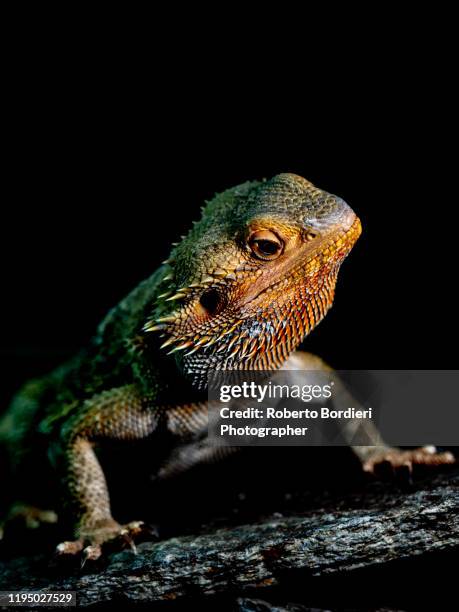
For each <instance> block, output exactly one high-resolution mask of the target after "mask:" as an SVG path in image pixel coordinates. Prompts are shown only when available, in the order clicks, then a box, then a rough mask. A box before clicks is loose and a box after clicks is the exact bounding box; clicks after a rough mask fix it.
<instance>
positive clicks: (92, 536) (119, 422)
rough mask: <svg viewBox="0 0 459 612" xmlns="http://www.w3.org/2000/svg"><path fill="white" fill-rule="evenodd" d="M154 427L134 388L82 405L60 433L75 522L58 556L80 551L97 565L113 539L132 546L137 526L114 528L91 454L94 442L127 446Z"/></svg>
mask: <svg viewBox="0 0 459 612" xmlns="http://www.w3.org/2000/svg"><path fill="white" fill-rule="evenodd" d="M158 421H159V413H158V411H155V410H154V409H153V408H152V406H151V403H150V402H149V401H148V399H147V398H145V397H144V396H142V394H141V393H140V392H139V390H138V389H137V388H136V387H135V386H134V385H128V386H125V387H120V388H115V389H111V390H110V391H106V392H103V393H101V394H99V395H97V396H95V397H93V398H91V399H90V400H87V401H85V402H84V404H83V406H82V408H81V410H79V411H78V412H77V413H76V415H75V416H74V417H73V418H72V419H70V421H69V422H68V424H67V425H66V426H65V427H64V430H63V432H62V438H63V448H64V485H65V490H66V494H67V497H66V500H65V501H66V502H67V504H68V505H69V509H70V512H71V514H72V516H73V517H74V519H75V530H74V536H75V540H74V541H69V542H62V543H61V544H59V546H58V548H57V550H58V552H59V553H61V554H75V553H77V552H80V551H81V550H84V557H85V558H91V559H97V558H98V557H99V556H100V555H101V550H102V545H103V544H104V543H106V542H109V541H111V540H113V539H115V538H118V537H124V538H125V539H127V540H128V541H130V542H131V541H132V540H131V539H130V536H135V535H137V534H138V533H139V532H140V531H141V528H142V523H141V522H139V521H134V522H132V523H129V524H127V525H120V524H119V523H117V522H116V521H115V520H114V519H113V517H112V515H111V509H110V497H109V492H108V488H107V483H106V480H105V476H104V473H103V470H102V467H101V466H100V463H99V461H98V459H97V457H96V454H95V452H94V448H93V445H94V443H95V442H97V441H100V440H103V439H107V438H112V439H119V440H132V439H138V438H144V437H146V436H148V435H150V434H151V433H152V432H153V431H154V430H155V428H156V426H157V424H158Z"/></svg>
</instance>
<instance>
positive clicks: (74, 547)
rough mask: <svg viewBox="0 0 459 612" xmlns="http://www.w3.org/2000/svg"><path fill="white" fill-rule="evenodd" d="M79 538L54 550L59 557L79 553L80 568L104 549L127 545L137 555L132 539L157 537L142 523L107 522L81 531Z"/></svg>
mask: <svg viewBox="0 0 459 612" xmlns="http://www.w3.org/2000/svg"><path fill="white" fill-rule="evenodd" d="M80 533H81V537H80V538H78V539H77V540H74V541H67V542H61V544H59V545H58V546H57V548H56V553H57V554H58V555H60V556H75V555H78V554H79V553H81V557H82V560H81V567H84V565H85V564H86V562H87V561H97V559H99V558H100V557H101V556H102V553H103V549H104V548H105V547H109V548H117V547H119V545H120V544H121V545H122V544H125V545H126V544H127V545H128V546H129V547H130V549H131V550H132V552H133V553H135V554H137V547H136V545H135V542H134V539H135V538H136V537H138V536H139V535H141V534H147V533H149V534H150V535H157V532H154V531H153V530H152V529H150V528H149V527H148V526H146V525H145V523H143V522H142V521H132V522H131V523H127V524H126V525H120V524H119V523H117V522H116V521H114V520H112V519H111V520H107V521H104V522H101V523H99V524H98V525H96V526H94V527H91V528H90V529H88V528H86V529H84V530H83V529H82V530H81V531H80Z"/></svg>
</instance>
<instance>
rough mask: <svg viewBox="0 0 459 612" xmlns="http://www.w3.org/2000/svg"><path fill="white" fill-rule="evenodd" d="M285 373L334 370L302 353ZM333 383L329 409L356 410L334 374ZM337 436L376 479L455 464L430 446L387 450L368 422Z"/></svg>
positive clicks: (343, 428) (353, 423)
mask: <svg viewBox="0 0 459 612" xmlns="http://www.w3.org/2000/svg"><path fill="white" fill-rule="evenodd" d="M285 369H291V370H308V371H314V370H317V371H322V372H329V373H334V370H333V369H332V368H331V367H330V366H329V365H327V364H326V363H325V362H324V361H323V360H322V359H321V358H320V357H317V356H316V355H312V354H311V353H306V352H303V351H297V352H296V353H294V354H293V355H292V356H291V357H290V359H288V360H287V362H286V367H285ZM333 381H334V385H335V386H334V393H333V396H334V398H333V407H334V408H336V409H337V410H340V409H345V408H348V407H349V406H354V407H355V408H356V409H359V408H360V407H359V405H358V402H357V401H356V400H355V398H354V397H353V396H352V395H351V394H350V393H349V391H348V390H347V389H346V387H345V386H344V384H343V383H342V381H341V380H340V378H339V376H338V375H337V374H335V375H334V376H333ZM340 432H341V435H342V436H343V438H344V440H345V442H347V443H348V444H349V446H350V447H351V448H352V450H353V452H354V453H355V455H356V456H357V457H358V459H359V460H360V462H361V464H362V468H363V470H364V471H365V472H368V473H371V474H375V475H377V476H383V475H385V474H388V475H395V474H397V473H399V474H401V475H404V476H406V475H408V476H409V477H410V476H411V473H412V471H413V468H414V467H415V466H425V467H428V466H432V467H435V466H441V465H450V464H454V463H455V462H456V459H455V457H454V455H453V454H452V453H450V452H443V453H438V452H437V451H436V448H435V447H434V446H424V447H422V448H413V449H409V450H403V449H400V448H396V447H391V446H388V445H387V444H386V443H385V442H384V440H383V439H382V437H381V434H380V433H379V431H378V430H377V428H376V427H375V425H374V424H373V423H372V422H371V421H368V420H362V419H350V420H349V421H347V422H346V423H345V424H340ZM362 440H363V441H364V442H362ZM363 444H364V445H363Z"/></svg>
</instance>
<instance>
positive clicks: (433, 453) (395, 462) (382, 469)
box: [363, 446, 456, 480]
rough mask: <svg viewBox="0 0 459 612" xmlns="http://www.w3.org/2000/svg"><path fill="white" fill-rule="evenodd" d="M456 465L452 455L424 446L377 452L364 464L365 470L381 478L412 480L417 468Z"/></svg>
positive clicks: (387, 449)
mask: <svg viewBox="0 0 459 612" xmlns="http://www.w3.org/2000/svg"><path fill="white" fill-rule="evenodd" d="M454 463H456V459H455V457H454V455H453V454H452V453H450V452H444V453H437V449H436V448H435V446H423V447H422V448H414V449H412V450H402V449H400V448H386V449H382V450H379V451H375V453H374V454H373V455H371V456H370V457H369V458H368V459H367V460H366V461H365V462H364V463H363V470H364V471H365V472H369V473H371V474H374V475H375V476H379V477H381V478H387V477H392V478H393V477H394V476H397V477H401V478H402V479H407V480H411V476H412V473H413V469H415V468H416V466H418V467H425V468H427V467H436V466H442V465H452V464H454Z"/></svg>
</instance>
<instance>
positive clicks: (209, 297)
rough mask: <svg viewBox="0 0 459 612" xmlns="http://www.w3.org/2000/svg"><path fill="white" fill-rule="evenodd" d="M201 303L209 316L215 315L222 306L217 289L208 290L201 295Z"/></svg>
mask: <svg viewBox="0 0 459 612" xmlns="http://www.w3.org/2000/svg"><path fill="white" fill-rule="evenodd" d="M199 303H200V305H201V306H202V308H204V310H205V311H206V312H207V313H208V314H211V315H212V314H215V313H216V312H217V310H218V308H219V305H220V296H219V295H218V291H217V290H216V289H207V290H206V291H204V293H203V294H202V295H201V297H200V299H199Z"/></svg>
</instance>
